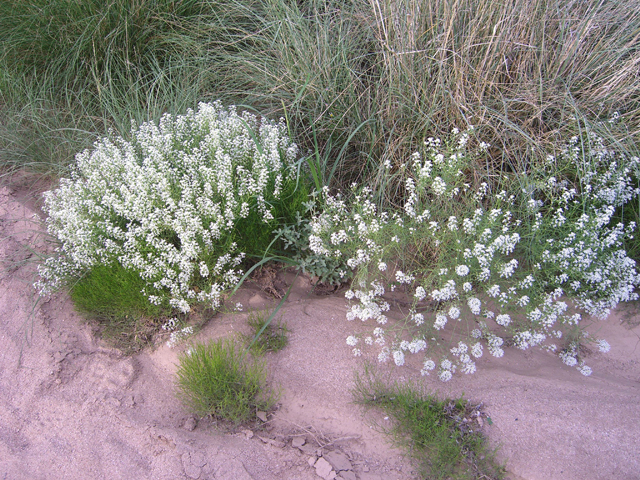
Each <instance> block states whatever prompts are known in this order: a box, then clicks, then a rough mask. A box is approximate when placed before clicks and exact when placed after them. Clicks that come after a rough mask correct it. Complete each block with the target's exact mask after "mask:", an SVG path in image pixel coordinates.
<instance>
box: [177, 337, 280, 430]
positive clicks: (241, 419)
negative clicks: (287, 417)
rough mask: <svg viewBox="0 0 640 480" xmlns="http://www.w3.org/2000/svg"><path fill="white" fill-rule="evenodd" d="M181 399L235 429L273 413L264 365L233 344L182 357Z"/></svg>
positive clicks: (219, 343) (218, 343)
mask: <svg viewBox="0 0 640 480" xmlns="http://www.w3.org/2000/svg"><path fill="white" fill-rule="evenodd" d="M177 375H178V381H177V386H178V396H179V397H180V399H181V400H182V401H183V402H184V403H185V405H186V406H187V407H188V408H189V409H190V410H192V411H193V412H194V413H196V414H198V415H203V416H204V415H211V416H213V417H215V418H219V419H223V420H227V421H230V422H233V423H234V424H235V425H238V424H241V423H246V422H249V421H252V420H254V419H255V418H256V412H257V411H259V410H269V409H270V408H271V407H272V406H273V403H274V398H273V395H272V394H271V393H270V392H268V391H267V390H266V370H265V365H264V363H261V362H259V361H257V360H252V359H250V358H249V357H248V356H247V355H246V354H245V352H244V351H243V350H242V349H241V348H239V347H238V346H237V345H236V344H235V343H234V342H233V341H232V340H218V341H215V342H211V343H209V344H207V345H204V344H197V345H196V346H195V347H193V348H192V349H190V350H188V351H187V352H186V353H184V354H182V355H181V356H180V363H179V365H178V372H177Z"/></svg>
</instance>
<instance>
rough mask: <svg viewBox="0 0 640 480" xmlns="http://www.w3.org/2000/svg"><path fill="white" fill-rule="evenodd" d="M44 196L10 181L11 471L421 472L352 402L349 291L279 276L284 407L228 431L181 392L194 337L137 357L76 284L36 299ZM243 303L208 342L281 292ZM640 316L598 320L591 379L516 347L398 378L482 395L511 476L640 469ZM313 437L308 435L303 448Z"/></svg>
mask: <svg viewBox="0 0 640 480" xmlns="http://www.w3.org/2000/svg"><path fill="white" fill-rule="evenodd" d="M34 205H35V204H34V201H33V197H32V196H31V195H29V194H28V193H25V192H24V191H23V190H21V189H19V188H14V187H10V186H9V187H7V186H5V187H2V188H1V189H0V261H2V269H1V270H0V272H1V273H0V479H103V478H104V479H181V478H193V479H198V478H199V479H229V480H236V479H237V480H245V479H247V480H248V479H254V480H271V479H273V480H285V479H292V480H293V479H301V480H302V479H304V480H306V479H313V480H317V479H319V478H321V477H320V476H318V473H322V472H321V471H320V470H317V469H316V468H314V467H313V466H312V465H313V464H314V462H316V461H319V460H318V458H317V455H318V453H321V454H323V455H325V458H329V457H327V454H328V453H329V452H331V451H335V452H337V453H339V454H341V455H342V458H343V459H344V458H346V459H348V460H349V463H350V465H351V470H350V471H349V470H348V471H343V472H341V473H340V475H342V476H343V478H345V479H346V478H349V479H351V478H357V479H360V480H381V479H385V480H386V479H393V480H404V479H409V478H415V476H414V472H413V471H412V468H411V465H410V463H409V462H408V460H407V459H406V458H404V457H403V455H402V452H400V451H399V450H396V449H394V448H392V447H390V446H389V445H388V444H387V443H386V441H385V437H384V436H382V435H381V434H379V433H378V432H377V431H376V430H375V429H373V428H371V425H370V424H369V423H368V422H367V421H365V420H364V418H363V415H362V412H361V410H360V408H359V407H357V406H355V405H354V404H353V403H352V395H351V388H352V386H353V379H354V371H356V370H358V369H361V368H362V364H363V359H362V358H355V357H353V356H352V355H351V353H350V349H349V347H347V345H346V344H345V338H346V336H347V335H349V334H352V333H355V332H357V331H358V329H360V331H363V332H364V331H366V330H367V329H369V328H370V327H369V325H363V324H361V323H353V322H347V321H346V320H345V315H344V314H345V312H346V309H347V305H346V303H345V300H344V298H343V297H342V296H340V295H333V296H317V295H315V294H313V293H312V292H311V289H310V285H309V281H308V280H307V279H305V278H303V277H298V278H297V279H295V280H294V276H293V275H288V274H287V275H284V274H281V275H283V277H282V280H283V281H284V282H294V287H293V289H292V293H291V295H290V297H289V298H288V300H287V303H286V305H285V306H284V307H283V309H282V310H281V312H282V317H283V321H284V322H285V323H286V324H287V326H288V327H289V329H290V330H291V333H290V335H289V345H288V346H287V347H286V348H285V349H284V350H283V351H281V352H278V353H276V354H269V355H268V356H267V360H268V363H269V368H270V372H271V374H270V375H271V382H272V384H273V385H277V386H279V388H280V389H281V392H282V394H281V398H280V406H279V409H278V410H277V411H276V412H274V413H273V415H272V416H271V417H270V418H269V419H268V420H269V421H268V422H267V424H266V425H265V426H264V427H263V428H262V429H253V431H250V430H246V431H244V432H239V433H233V434H232V433H228V432H227V433H225V432H223V431H221V430H220V428H218V426H216V425H215V424H213V423H212V422H211V421H210V420H207V419H196V418H194V417H191V416H190V415H189V414H188V412H186V411H185V410H184V409H183V407H182V406H181V404H180V403H179V402H178V401H177V400H176V398H175V389H174V378H175V377H174V373H175V369H176V366H175V365H176V363H177V358H178V354H179V352H180V351H181V349H184V348H185V345H181V346H178V347H177V348H173V349H171V348H168V347H167V346H166V345H164V343H163V344H161V346H159V347H158V348H155V349H148V350H147V351H145V352H143V353H140V354H137V355H135V356H131V357H125V356H123V355H121V354H120V352H118V351H117V350H115V349H113V348H109V347H108V346H106V344H105V343H104V342H102V341H101V340H100V339H97V338H95V337H94V336H93V335H92V329H91V326H90V325H88V324H86V323H85V322H83V320H82V319H81V318H80V317H79V315H78V314H76V313H75V312H74V309H73V306H72V305H71V303H70V301H69V299H68V297H66V296H65V295H63V294H59V295H57V296H54V297H52V298H51V299H49V300H47V301H39V302H37V301H36V300H37V297H36V296H35V293H34V291H33V289H32V287H31V284H32V283H33V281H34V277H35V263H34V262H33V261H32V260H33V259H34V258H36V256H35V254H33V253H31V252H30V251H29V249H28V248H25V247H32V248H34V249H35V250H36V251H37V250H38V249H42V245H39V240H38V239H39V238H40V237H39V236H38V234H37V233H38V232H37V231H35V230H34V225H33V224H32V223H30V222H29V221H28V219H29V218H30V217H31V216H32V214H33V213H34V211H36V207H35V206H34ZM236 301H240V302H242V303H243V304H244V305H245V312H241V313H234V314H227V315H217V316H215V317H213V318H211V319H210V320H209V321H208V323H207V324H206V325H205V327H204V328H203V329H202V330H201V331H200V332H199V333H198V335H197V338H196V340H207V339H211V338H218V337H222V336H228V335H230V334H234V333H239V332H242V331H246V318H247V312H246V309H248V308H252V309H263V308H267V307H268V306H269V305H270V304H272V302H273V299H272V298H270V297H269V296H268V295H267V294H266V293H264V292H263V291H261V289H260V288H259V287H258V286H256V285H253V286H251V285H249V286H248V287H247V288H245V289H243V290H242V291H241V292H240V293H239V294H238V298H237V299H234V303H235V302H236ZM639 324H640V314H639V313H638V308H637V306H633V305H629V306H625V307H622V308H621V309H619V310H618V312H616V314H615V315H613V316H612V317H611V318H610V319H609V320H608V321H606V322H599V323H597V324H594V325H593V326H592V327H590V328H592V329H593V331H594V332H596V331H597V332H598V336H600V337H602V338H606V339H607V340H608V341H609V342H610V344H611V346H612V350H611V352H610V353H608V354H606V355H604V354H600V353H593V354H592V355H591V356H590V357H589V358H588V362H587V363H588V364H589V365H590V366H591V367H593V369H594V373H593V375H592V376H591V377H583V376H582V375H580V374H579V373H578V372H577V371H576V370H575V369H571V368H568V367H566V366H563V365H562V364H561V363H560V362H559V361H558V360H557V358H555V357H553V356H551V355H550V354H546V353H543V352H526V353H523V352H519V351H515V350H511V349H508V350H507V352H506V355H505V358H503V359H493V358H487V357H488V356H487V355H485V356H484V357H483V358H482V359H481V361H480V362H479V365H478V366H479V371H478V373H476V374H475V375H473V376H468V377H461V376H458V377H454V380H452V381H451V382H449V383H447V384H442V383H440V382H439V381H437V380H436V379H434V378H432V377H420V375H419V369H420V368H419V367H420V365H419V359H418V358H416V359H415V362H414V361H413V360H411V361H409V362H408V364H407V365H405V366H404V367H402V368H400V369H398V370H397V372H396V376H397V377H398V378H401V379H403V380H405V381H410V382H415V383H420V384H421V385H422V386H424V388H426V389H428V390H430V391H433V392H438V393H439V394H440V395H442V396H445V395H460V394H462V393H464V394H465V397H466V398H469V399H471V400H472V401H474V402H483V403H484V405H485V411H486V413H487V414H488V415H489V416H490V417H491V419H492V420H493V424H492V425H490V426H489V425H488V424H487V423H486V422H485V425H484V431H485V433H486V434H487V436H488V437H489V439H490V441H491V442H492V444H493V445H495V446H499V447H500V450H499V458H500V459H501V460H502V461H503V462H505V463H506V466H507V469H508V472H509V473H508V476H509V477H508V478H511V479H514V480H520V479H526V480H536V479H541V480H542V479H545V480H546V479H567V480H571V479H580V480H588V479H640V455H639V454H638V452H639V449H638V445H640V409H639V408H638V404H639V403H640V402H639V401H640V364H639V361H640V326H639ZM378 420H380V421H382V422H384V419H383V418H379V419H378ZM300 438H304V439H305V442H306V443H305V445H303V446H302V447H300V448H297V447H295V446H293V445H292V442H293V441H296V442H297V443H296V444H299V442H300ZM296 439H298V440H296ZM335 469H336V470H337V467H336V468H335ZM331 475H335V474H333V473H327V474H326V477H327V478H328V477H330V476H331ZM351 475H353V476H351Z"/></svg>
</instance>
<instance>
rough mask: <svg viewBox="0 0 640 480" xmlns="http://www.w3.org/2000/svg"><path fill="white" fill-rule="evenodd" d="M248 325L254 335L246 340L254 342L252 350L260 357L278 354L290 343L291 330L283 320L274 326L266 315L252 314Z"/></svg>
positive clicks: (260, 313)
mask: <svg viewBox="0 0 640 480" xmlns="http://www.w3.org/2000/svg"><path fill="white" fill-rule="evenodd" d="M247 323H248V324H249V327H251V331H252V333H251V335H249V336H247V337H246V338H245V340H246V341H247V342H253V343H251V349H252V350H253V351H254V352H255V353H257V354H259V355H260V354H263V353H265V352H278V351H280V350H282V349H283V348H284V347H286V346H287V344H288V343H289V337H288V334H289V329H288V328H287V326H286V325H285V324H283V323H282V319H281V320H280V321H279V322H278V323H275V324H274V323H273V321H269V319H268V318H267V317H266V316H265V314H264V313H262V312H251V313H249V319H248V321H247Z"/></svg>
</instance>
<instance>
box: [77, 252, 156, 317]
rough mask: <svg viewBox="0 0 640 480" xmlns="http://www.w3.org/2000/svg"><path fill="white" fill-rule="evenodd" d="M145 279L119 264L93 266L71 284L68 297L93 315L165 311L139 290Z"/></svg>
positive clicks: (141, 313) (143, 285) (146, 314)
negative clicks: (150, 301)
mask: <svg viewBox="0 0 640 480" xmlns="http://www.w3.org/2000/svg"><path fill="white" fill-rule="evenodd" d="M145 284H146V282H145V281H144V280H143V279H142V278H140V275H139V274H138V272H136V271H134V270H130V269H126V268H124V267H122V266H121V265H120V264H119V263H113V264H110V265H97V266H95V267H94V268H92V269H91V270H90V271H89V272H87V274H86V275H84V276H82V277H81V278H79V279H78V280H77V281H76V282H75V283H74V284H73V285H72V286H71V290H70V293H71V299H72V300H73V302H74V304H75V306H76V307H77V308H78V309H80V310H82V311H84V312H87V313H89V314H90V315H95V316H107V315H113V316H117V317H122V316H125V315H130V316H147V317H158V316H160V315H162V314H163V313H167V312H166V311H165V310H166V308H165V309H163V308H162V307H161V306H158V305H152V304H151V303H149V299H148V298H147V297H146V296H145V295H144V294H143V293H142V292H143V291H144V288H145Z"/></svg>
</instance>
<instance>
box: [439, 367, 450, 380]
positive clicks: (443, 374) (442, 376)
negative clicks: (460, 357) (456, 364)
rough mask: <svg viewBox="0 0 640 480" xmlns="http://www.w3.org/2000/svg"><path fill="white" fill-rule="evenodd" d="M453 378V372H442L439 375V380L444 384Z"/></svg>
mask: <svg viewBox="0 0 640 480" xmlns="http://www.w3.org/2000/svg"><path fill="white" fill-rule="evenodd" d="M451 377H453V374H452V373H451V370H440V372H439V373H438V378H439V379H440V381H442V382H448V381H449V380H451Z"/></svg>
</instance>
